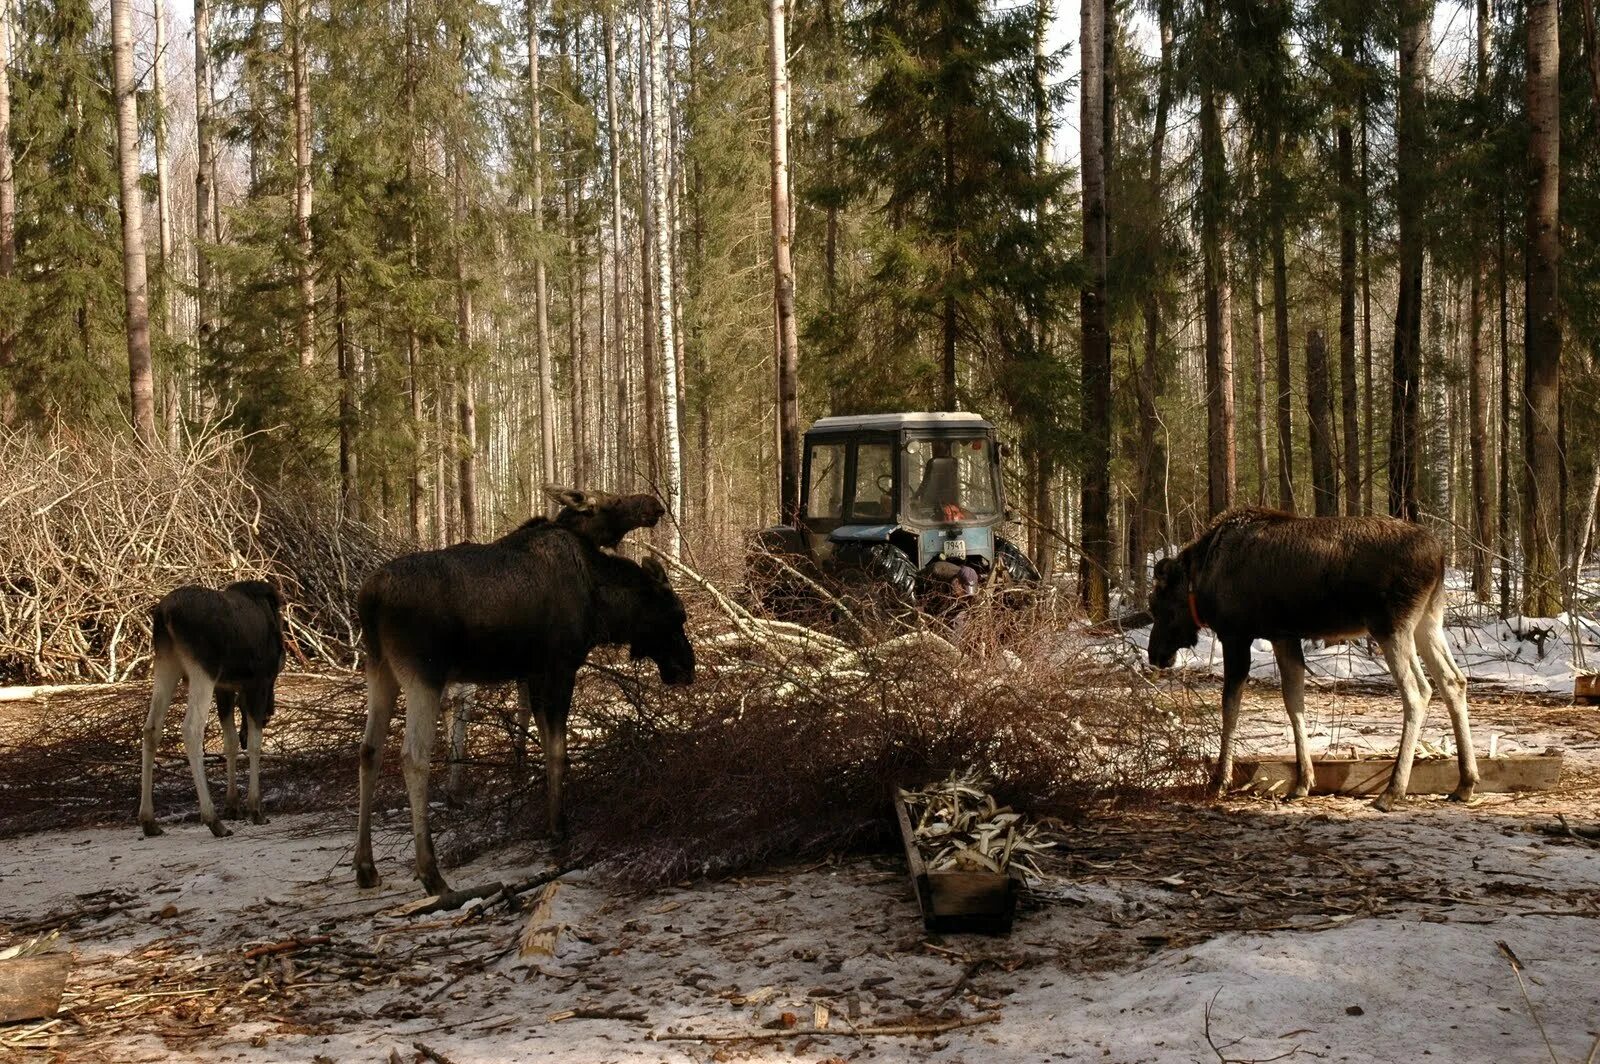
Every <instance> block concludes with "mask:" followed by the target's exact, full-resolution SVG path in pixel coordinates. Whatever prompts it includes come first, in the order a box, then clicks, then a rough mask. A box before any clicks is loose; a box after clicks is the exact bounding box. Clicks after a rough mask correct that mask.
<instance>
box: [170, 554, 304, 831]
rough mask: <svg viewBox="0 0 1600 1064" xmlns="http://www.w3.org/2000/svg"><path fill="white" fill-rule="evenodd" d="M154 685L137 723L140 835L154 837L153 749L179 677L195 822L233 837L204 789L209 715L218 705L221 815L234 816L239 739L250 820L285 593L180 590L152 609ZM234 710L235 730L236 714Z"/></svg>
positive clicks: (257, 818)
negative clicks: (246, 764) (185, 700)
mask: <svg viewBox="0 0 1600 1064" xmlns="http://www.w3.org/2000/svg"><path fill="white" fill-rule="evenodd" d="M150 622H151V624H150V628H151V642H152V644H153V647H154V657H155V664H154V668H153V671H154V674H155V678H154V683H153V686H152V690H151V694H150V716H149V717H148V718H147V719H146V720H145V725H144V757H143V761H142V763H141V766H140V776H139V825H140V827H142V828H143V829H144V833H145V835H147V836H153V835H160V834H161V833H162V832H161V828H160V826H159V825H157V824H156V814H155V797H154V793H153V792H154V787H155V757H156V744H157V743H158V742H159V741H160V739H161V732H162V728H163V727H164V725H165V724H166V720H167V707H168V706H170V705H171V703H172V695H173V692H174V691H175V690H176V689H177V686H178V681H179V680H181V679H187V680H188V681H189V709H188V712H187V713H186V714H185V715H184V718H183V744H184V747H185V749H186V751H187V753H188V755H189V768H190V769H191V770H192V771H193V773H194V787H195V790H196V791H197V792H198V793H199V796H200V820H201V822H202V823H203V824H205V825H206V826H207V827H209V828H210V829H211V833H212V834H213V835H215V836H217V837H218V838H225V837H226V836H228V835H231V834H233V832H232V831H231V830H229V829H228V828H227V827H226V826H224V825H223V823H222V822H221V821H220V820H218V819H217V813H216V808H215V807H214V806H213V805H212V804H211V792H210V788H209V787H207V785H206V773H205V766H204V763H203V758H204V755H205V737H206V717H207V716H208V715H209V712H210V707H211V703H212V700H213V699H215V701H216V706H217V715H218V716H219V717H220V718H221V720H222V748H223V752H224V755H225V758H226V761H227V773H228V787H227V796H226V798H225V800H224V803H223V815H224V816H226V817H229V818H230V819H231V818H236V817H238V815H239V789H238V779H237V768H238V760H239V740H240V738H241V735H240V733H241V732H242V733H243V739H244V743H245V746H246V747H247V748H248V749H249V751H250V790H249V806H250V819H251V821H252V822H254V823H257V824H263V823H265V822H266V819H265V818H264V817H263V816H262V815H261V732H262V730H263V729H264V728H265V727H266V726H267V721H268V720H270V719H271V718H272V711H273V705H274V703H273V688H274V686H275V685H276V683H277V680H278V673H279V672H280V671H281V670H282V668H283V597H282V596H281V595H279V594H278V590H277V588H275V587H273V586H272V585H271V584H269V583H267V582H265V581H262V580H242V581H239V582H238V583H234V584H229V585H228V586H227V587H225V588H223V589H222V590H221V591H215V590H212V589H211V588H205V587H194V586H188V587H180V588H178V589H176V590H174V591H172V592H169V593H168V594H167V595H166V596H165V597H164V598H162V600H161V601H160V602H158V603H156V605H155V608H154V609H153V610H152V611H151V616H150ZM236 705H237V706H238V708H239V710H240V714H239V722H238V725H237V727H235V724H234V708H235V706H236Z"/></svg>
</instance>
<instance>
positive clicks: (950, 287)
mask: <svg viewBox="0 0 1600 1064" xmlns="http://www.w3.org/2000/svg"><path fill="white" fill-rule="evenodd" d="M1084 2H1085V3H1089V2H1090V0H1084ZM943 121H944V164H943V165H944V188H943V209H942V211H941V213H942V214H943V215H944V216H945V217H946V218H954V217H955V216H956V211H957V210H958V209H959V208H958V207H957V205H956V202H955V198H956V143H955V142H956V119H955V115H954V114H953V113H951V112H949V111H946V112H945V115H944V120H943ZM945 239H946V240H947V241H948V244H947V246H946V248H945V277H944V326H943V329H944V331H943V335H942V337H941V340H942V342H941V345H940V350H941V351H942V354H943V357H942V358H941V359H940V361H939V364H940V366H941V372H940V375H939V409H941V410H956V409H959V407H960V403H959V401H958V398H957V394H956V388H957V384H958V375H957V373H956V292H955V287H956V272H957V270H959V269H960V266H959V265H958V262H959V259H958V256H957V254H956V238H955V234H953V233H947V234H946V236H945ZM1091 268H1092V267H1091ZM1087 386H1088V385H1087V383H1086V384H1085V387H1087Z"/></svg>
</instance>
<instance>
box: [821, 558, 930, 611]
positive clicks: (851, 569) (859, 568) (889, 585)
mask: <svg viewBox="0 0 1600 1064" xmlns="http://www.w3.org/2000/svg"><path fill="white" fill-rule="evenodd" d="M834 558H835V559H836V560H837V561H838V562H839V563H840V565H841V566H842V567H844V568H845V570H846V573H844V574H841V575H842V576H844V579H845V581H846V582H847V584H849V585H854V586H853V588H852V590H854V591H855V592H856V594H854V595H849V596H848V597H851V598H859V599H863V600H865V601H867V602H870V603H872V604H873V605H876V606H878V607H880V608H882V609H886V610H888V611H889V612H890V613H891V614H895V615H902V614H905V613H908V612H911V611H913V610H915V609H916V608H917V581H918V577H917V565H916V563H915V562H913V561H912V560H911V559H910V558H909V557H907V556H906V552H905V551H903V550H901V549H900V548H899V547H896V546H893V545H892V544H889V543H861V544H854V543H852V544H846V545H844V546H841V547H840V548H839V549H838V550H837V551H836V552H835V554H834Z"/></svg>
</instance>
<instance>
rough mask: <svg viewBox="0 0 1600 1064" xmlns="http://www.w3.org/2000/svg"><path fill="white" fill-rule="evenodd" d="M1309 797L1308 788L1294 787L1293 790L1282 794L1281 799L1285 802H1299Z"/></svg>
mask: <svg viewBox="0 0 1600 1064" xmlns="http://www.w3.org/2000/svg"><path fill="white" fill-rule="evenodd" d="M1309 797H1311V791H1310V790H1308V789H1307V788H1305V787H1296V788H1295V789H1294V790H1292V791H1290V792H1289V793H1288V794H1286V795H1284V796H1283V800H1284V801H1286V802H1299V801H1303V800H1304V799H1306V798H1309Z"/></svg>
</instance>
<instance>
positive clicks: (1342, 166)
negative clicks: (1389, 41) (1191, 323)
mask: <svg viewBox="0 0 1600 1064" xmlns="http://www.w3.org/2000/svg"><path fill="white" fill-rule="evenodd" d="M1343 36H1344V40H1343V42H1342V48H1341V51H1342V55H1341V58H1342V59H1343V61H1344V63H1345V65H1346V67H1352V66H1353V65H1354V64H1355V61H1356V41H1355V35H1354V34H1353V33H1351V32H1350V31H1349V30H1348V29H1346V30H1345V31H1344V34H1343ZM1343 102H1344V104H1345V108H1344V109H1343V110H1341V111H1340V115H1339V129H1338V134H1337V140H1338V154H1339V382H1340V385H1341V398H1342V401H1343V412H1344V512H1345V513H1346V514H1347V515H1355V514H1359V513H1361V430H1360V424H1359V421H1358V420H1357V417H1356V409H1357V406H1358V404H1359V401H1358V399H1357V393H1358V389H1357V387H1356V207H1357V204H1358V202H1359V196H1360V194H1361V191H1360V189H1359V188H1358V187H1357V186H1356V151H1355V130H1354V128H1353V125H1352V123H1353V118H1354V116H1353V113H1352V112H1353V110H1354V105H1355V100H1354V99H1352V98H1351V96H1350V95H1349V94H1347V95H1346V96H1345V98H1344V101H1343Z"/></svg>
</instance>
